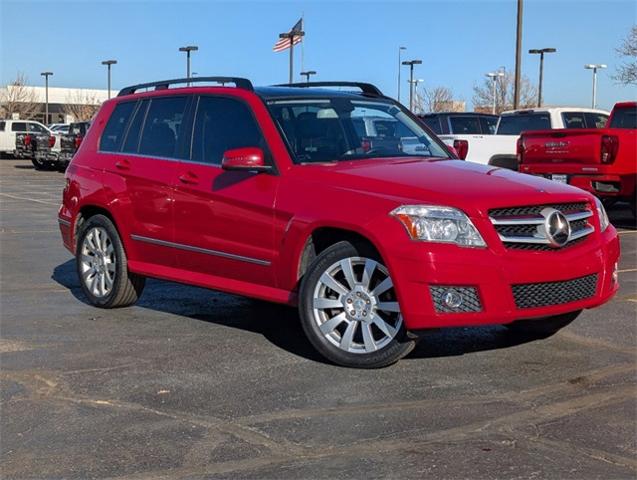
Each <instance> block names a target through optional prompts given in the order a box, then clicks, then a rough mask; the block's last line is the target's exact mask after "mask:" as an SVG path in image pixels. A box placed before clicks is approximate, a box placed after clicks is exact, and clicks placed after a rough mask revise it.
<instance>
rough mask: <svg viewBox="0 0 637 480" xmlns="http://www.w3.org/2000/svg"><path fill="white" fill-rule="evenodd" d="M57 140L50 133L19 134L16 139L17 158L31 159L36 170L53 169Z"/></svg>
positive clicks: (55, 159)
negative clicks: (54, 147) (54, 148)
mask: <svg viewBox="0 0 637 480" xmlns="http://www.w3.org/2000/svg"><path fill="white" fill-rule="evenodd" d="M56 141H57V139H56V137H55V136H54V135H53V134H51V133H49V132H44V133H40V132H30V133H17V134H16V137H15V156H16V158H29V159H31V162H32V163H33V166H34V167H35V169H36V170H48V169H52V168H53V167H54V166H55V164H56V161H57V154H56V153H54V152H53V150H52V148H53V146H54V145H55V143H56Z"/></svg>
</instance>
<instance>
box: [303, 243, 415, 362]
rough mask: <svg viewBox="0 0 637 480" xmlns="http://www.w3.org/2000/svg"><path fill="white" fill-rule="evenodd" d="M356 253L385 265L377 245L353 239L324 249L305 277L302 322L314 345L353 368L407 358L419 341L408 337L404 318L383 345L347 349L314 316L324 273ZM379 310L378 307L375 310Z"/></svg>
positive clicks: (355, 255) (395, 324) (327, 355)
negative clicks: (367, 349) (316, 293)
mask: <svg viewBox="0 0 637 480" xmlns="http://www.w3.org/2000/svg"><path fill="white" fill-rule="evenodd" d="M352 257H362V258H365V259H372V260H374V261H376V262H378V264H379V265H380V266H381V267H382V268H385V267H384V265H383V263H382V260H381V259H380V258H379V256H378V254H377V253H376V252H374V251H373V249H371V248H368V247H365V246H355V245H353V244H352V243H350V242H339V243H336V244H334V245H332V246H331V247H329V248H327V249H326V250H324V251H323V252H321V253H320V254H319V255H318V256H317V257H316V259H314V261H313V262H312V264H311V265H310V266H309V268H308V269H307V272H306V273H305V275H304V276H303V279H302V281H301V286H300V298H299V314H300V317H301V325H302V327H303V330H304V331H305V334H306V336H307V337H308V339H309V341H310V342H311V343H312V345H313V346H314V348H316V350H317V351H318V352H319V353H320V354H321V355H323V356H324V357H325V358H327V359H328V360H330V361H331V362H334V363H336V364H338V365H342V366H345V367H353V368H381V367H386V366H388V365H391V364H393V363H395V362H397V361H398V360H400V359H401V358H403V357H404V356H405V355H407V354H408V353H409V352H410V351H411V350H413V348H414V347H415V345H416V341H415V340H414V339H412V338H408V336H407V332H406V329H405V324H404V322H402V321H401V322H400V327H399V328H398V329H395V328H394V331H395V332H396V334H395V335H394V336H393V338H392V337H390V336H388V337H387V341H388V343H386V344H385V345H384V346H383V347H382V348H379V349H378V350H376V351H372V352H369V353H368V352H365V353H362V352H361V353H352V352H350V351H345V350H344V349H341V348H339V347H338V346H336V345H334V344H333V343H332V342H330V341H329V340H328V339H327V338H326V336H325V335H324V334H323V333H322V332H321V330H320V328H319V324H318V322H317V320H316V318H315V316H314V291H315V289H316V288H317V284H318V282H319V280H320V278H321V276H322V275H323V274H324V273H325V272H327V271H328V269H329V268H330V267H331V266H333V265H334V264H335V263H337V262H339V261H341V260H344V259H348V258H352ZM387 276H388V273H387ZM375 313H377V311H375ZM396 315H399V314H396ZM350 323H353V322H350V321H349V320H347V322H346V323H344V324H342V325H349V324H350ZM362 323H363V322H362V321H361V322H359V325H361V326H360V327H357V328H358V329H359V330H361V331H360V332H359V333H360V334H361V335H362V328H363V326H362ZM397 325H398V322H396V323H394V324H393V327H395V326H397ZM370 328H372V327H370ZM377 333H378V332H377ZM343 335H344V334H343ZM390 338H391V340H390Z"/></svg>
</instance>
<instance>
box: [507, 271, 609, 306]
mask: <svg viewBox="0 0 637 480" xmlns="http://www.w3.org/2000/svg"><path fill="white" fill-rule="evenodd" d="M596 288H597V274H593V275H588V276H586V277H580V278H575V279H573V280H567V281H565V282H546V283H525V284H520V285H513V286H512V289H513V298H514V299H515V305H516V306H517V307H518V308H520V309H524V308H537V307H547V306H550V305H562V304H565V303H570V302H576V301H578V300H585V299H587V298H590V297H592V296H593V295H595V290H596Z"/></svg>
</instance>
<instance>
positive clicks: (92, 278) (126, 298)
mask: <svg viewBox="0 0 637 480" xmlns="http://www.w3.org/2000/svg"><path fill="white" fill-rule="evenodd" d="M76 264H77V273H78V276H79V277H80V284H81V285H82V290H83V291H84V294H85V295H86V297H87V298H88V300H89V302H90V303H91V304H93V305H95V306H96V307H101V308H117V307H126V306H128V305H132V304H133V303H135V302H136V301H137V299H138V298H139V296H140V295H141V294H142V291H143V290H144V285H145V278H144V277H142V276H140V275H136V274H134V273H131V272H129V271H128V266H127V258H126V252H125V251H124V246H123V244H122V241H121V239H120V237H119V234H118V233H117V229H116V228H115V225H113V222H111V220H110V219H109V218H108V217H106V216H104V215H94V216H92V217H90V218H89V219H88V220H87V221H86V222H85V223H84V224H83V225H82V230H81V232H80V235H79V238H78V242H77V252H76Z"/></svg>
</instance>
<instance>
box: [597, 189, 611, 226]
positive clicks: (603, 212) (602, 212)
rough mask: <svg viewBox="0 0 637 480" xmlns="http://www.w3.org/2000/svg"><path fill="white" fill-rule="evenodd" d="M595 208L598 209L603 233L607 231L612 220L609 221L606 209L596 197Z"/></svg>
mask: <svg viewBox="0 0 637 480" xmlns="http://www.w3.org/2000/svg"><path fill="white" fill-rule="evenodd" d="M595 206H596V207H597V216H598V217H599V226H600V227H601V229H602V232H603V231H605V230H606V229H607V228H608V226H609V225H610V220H609V219H608V214H607V213H606V209H605V208H604V205H603V204H602V202H601V200H600V199H599V198H597V197H595Z"/></svg>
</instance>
